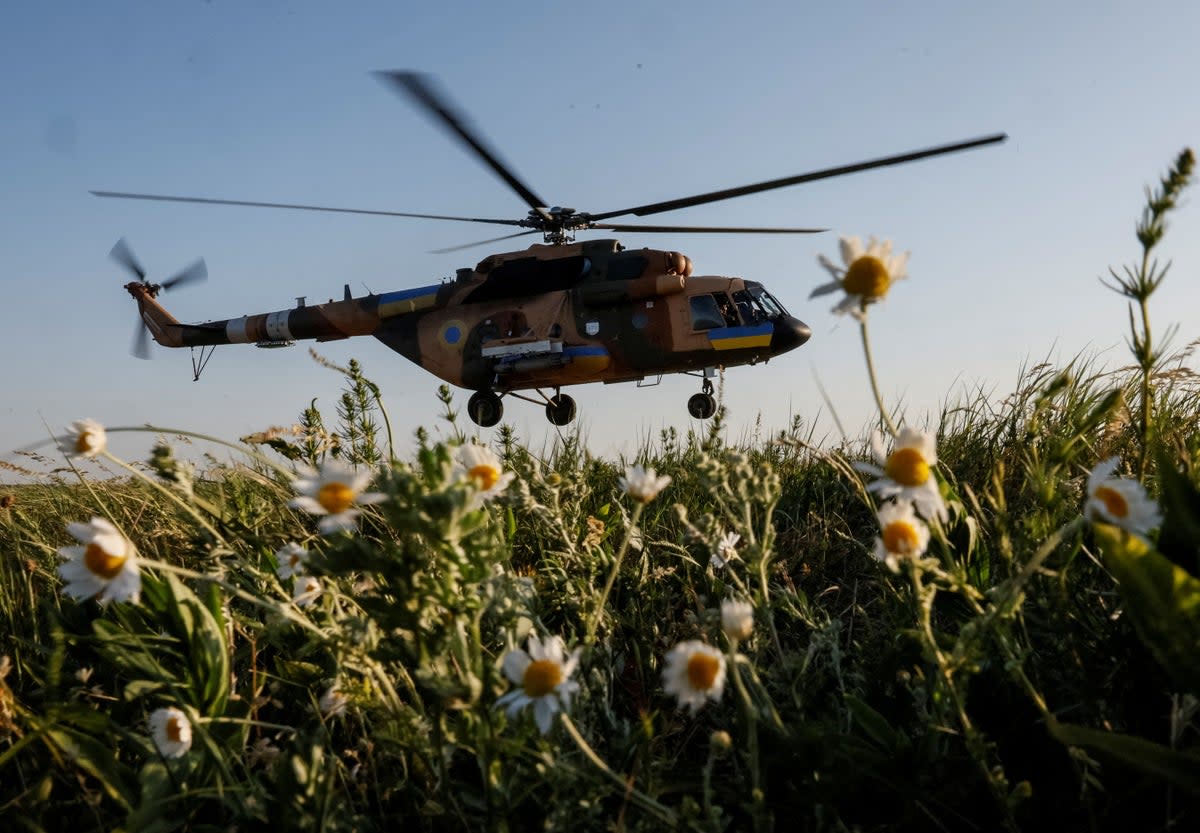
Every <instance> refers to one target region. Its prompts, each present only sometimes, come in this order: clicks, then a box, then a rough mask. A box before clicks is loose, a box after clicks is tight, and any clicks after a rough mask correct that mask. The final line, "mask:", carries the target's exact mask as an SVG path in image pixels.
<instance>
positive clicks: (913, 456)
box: [883, 448, 929, 486]
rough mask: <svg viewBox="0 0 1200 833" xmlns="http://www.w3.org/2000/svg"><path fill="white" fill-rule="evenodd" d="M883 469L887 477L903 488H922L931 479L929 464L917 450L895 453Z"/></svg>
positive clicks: (908, 449) (903, 449)
mask: <svg viewBox="0 0 1200 833" xmlns="http://www.w3.org/2000/svg"><path fill="white" fill-rule="evenodd" d="M883 468H884V471H885V472H886V473H887V476H888V477H890V478H892V480H895V481H896V482H897V483H899V484H900V485H901V486H920V485H921V484H922V483H924V482H925V481H926V480H928V479H929V464H928V463H926V462H925V458H924V457H922V456H921V452H919V451H917V450H916V449H915V448H901V449H897V450H896V451H893V452H892V453H891V456H889V457H888V458H887V464H886V465H885V466H884V467H883Z"/></svg>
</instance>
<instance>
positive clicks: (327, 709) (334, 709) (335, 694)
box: [317, 682, 350, 717]
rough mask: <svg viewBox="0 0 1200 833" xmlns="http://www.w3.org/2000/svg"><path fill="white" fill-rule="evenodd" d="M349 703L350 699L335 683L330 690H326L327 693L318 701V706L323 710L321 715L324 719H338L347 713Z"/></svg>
mask: <svg viewBox="0 0 1200 833" xmlns="http://www.w3.org/2000/svg"><path fill="white" fill-rule="evenodd" d="M349 703H350V698H349V697H347V696H346V695H345V694H342V692H341V691H339V690H338V684H337V683H336V682H335V683H334V684H333V685H331V686H330V687H329V688H327V689H325V693H324V694H322V695H321V699H319V700H318V701H317V706H318V707H319V708H320V709H321V714H322V715H323V716H324V717H337V716H338V715H339V714H341V713H342V712H344V711H346V706H347V705H349Z"/></svg>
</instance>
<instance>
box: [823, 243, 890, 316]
mask: <svg viewBox="0 0 1200 833" xmlns="http://www.w3.org/2000/svg"><path fill="white" fill-rule="evenodd" d="M839 245H840V247H841V250H842V262H843V263H845V264H846V266H845V268H842V267H841V266H837V265H835V264H834V263H833V261H831V260H830V259H829V258H827V257H825V255H818V256H817V262H818V263H820V264H821V265H822V266H824V267H825V268H826V269H827V270H828V271H829V274H831V275H833V280H832V281H831V282H829V283H826V284H822V285H821V286H818V287H817V288H816V289H814V290H813V291H812V293H811V294H810V295H809V296H808V297H810V298H816V297H817V296H819V295H828V294H829V293H830V292H836V291H837V290H839V289H840V290H842V291H843V292H845V293H846V297H845V298H843V299H842V300H841V301H840V302H839V303H838V305H837V306H835V307H834V308H833V312H834V313H835V314H837V315H841V314H842V313H845V312H848V313H850V314H851V315H852V316H854V317H855V318H856V319H858V320H859V321H862V320H864V319H865V318H866V315H867V304H873V303H875V302H876V301H881V300H883V298H884V297H885V296H886V295H887V293H888V289H890V288H891V286H892V284H893V283H895V282H896V281H898V280H900V279H901V278H904V277H907V276H908V273H907V272H906V271H905V270H906V269H907V266H908V252H905V253H904V254H902V255H893V254H892V243H891V241H890V240H884V241H882V242H880V241H878V240H876V239H875V238H874V237H872V238H871V239H870V240H869V241H868V242H867V247H866V249H863V246H862V242H861V241H860V240H859V239H858V238H857V237H843V238H841V240H840V241H839Z"/></svg>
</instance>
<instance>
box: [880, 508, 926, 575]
mask: <svg viewBox="0 0 1200 833" xmlns="http://www.w3.org/2000/svg"><path fill="white" fill-rule="evenodd" d="M928 546H929V527H928V526H926V525H925V523H924V522H923V521H922V520H921V519H920V518H918V517H917V516H916V513H914V512H913V507H912V504H911V503H909V502H907V501H900V502H898V503H889V504H886V505H885V506H883V507H882V508H881V509H880V510H879V537H878V538H876V539H875V553H874V554H875V558H877V559H878V560H880V561H882V562H883V563H884V564H886V565H887V566H888V569H889V570H891V571H892V572H893V573H898V572H900V560H901V559H904V558H912V559H915V558H920V557H921V556H922V555H924V554H925V549H926V548H927V547H928Z"/></svg>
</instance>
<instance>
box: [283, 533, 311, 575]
mask: <svg viewBox="0 0 1200 833" xmlns="http://www.w3.org/2000/svg"><path fill="white" fill-rule="evenodd" d="M275 561H276V562H277V563H278V565H279V566H277V567H276V568H275V572H277V573H279V577H280V578H284V579H286V578H292V577H293V576H299V575H303V574H304V572H305V565H306V564H308V550H306V549H305V548H304V547H302V546H300V545H299V544H297V543H295V542H289V543H287V544H284V545H283V546H282V547H280V548H279V549H277V550H275Z"/></svg>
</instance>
